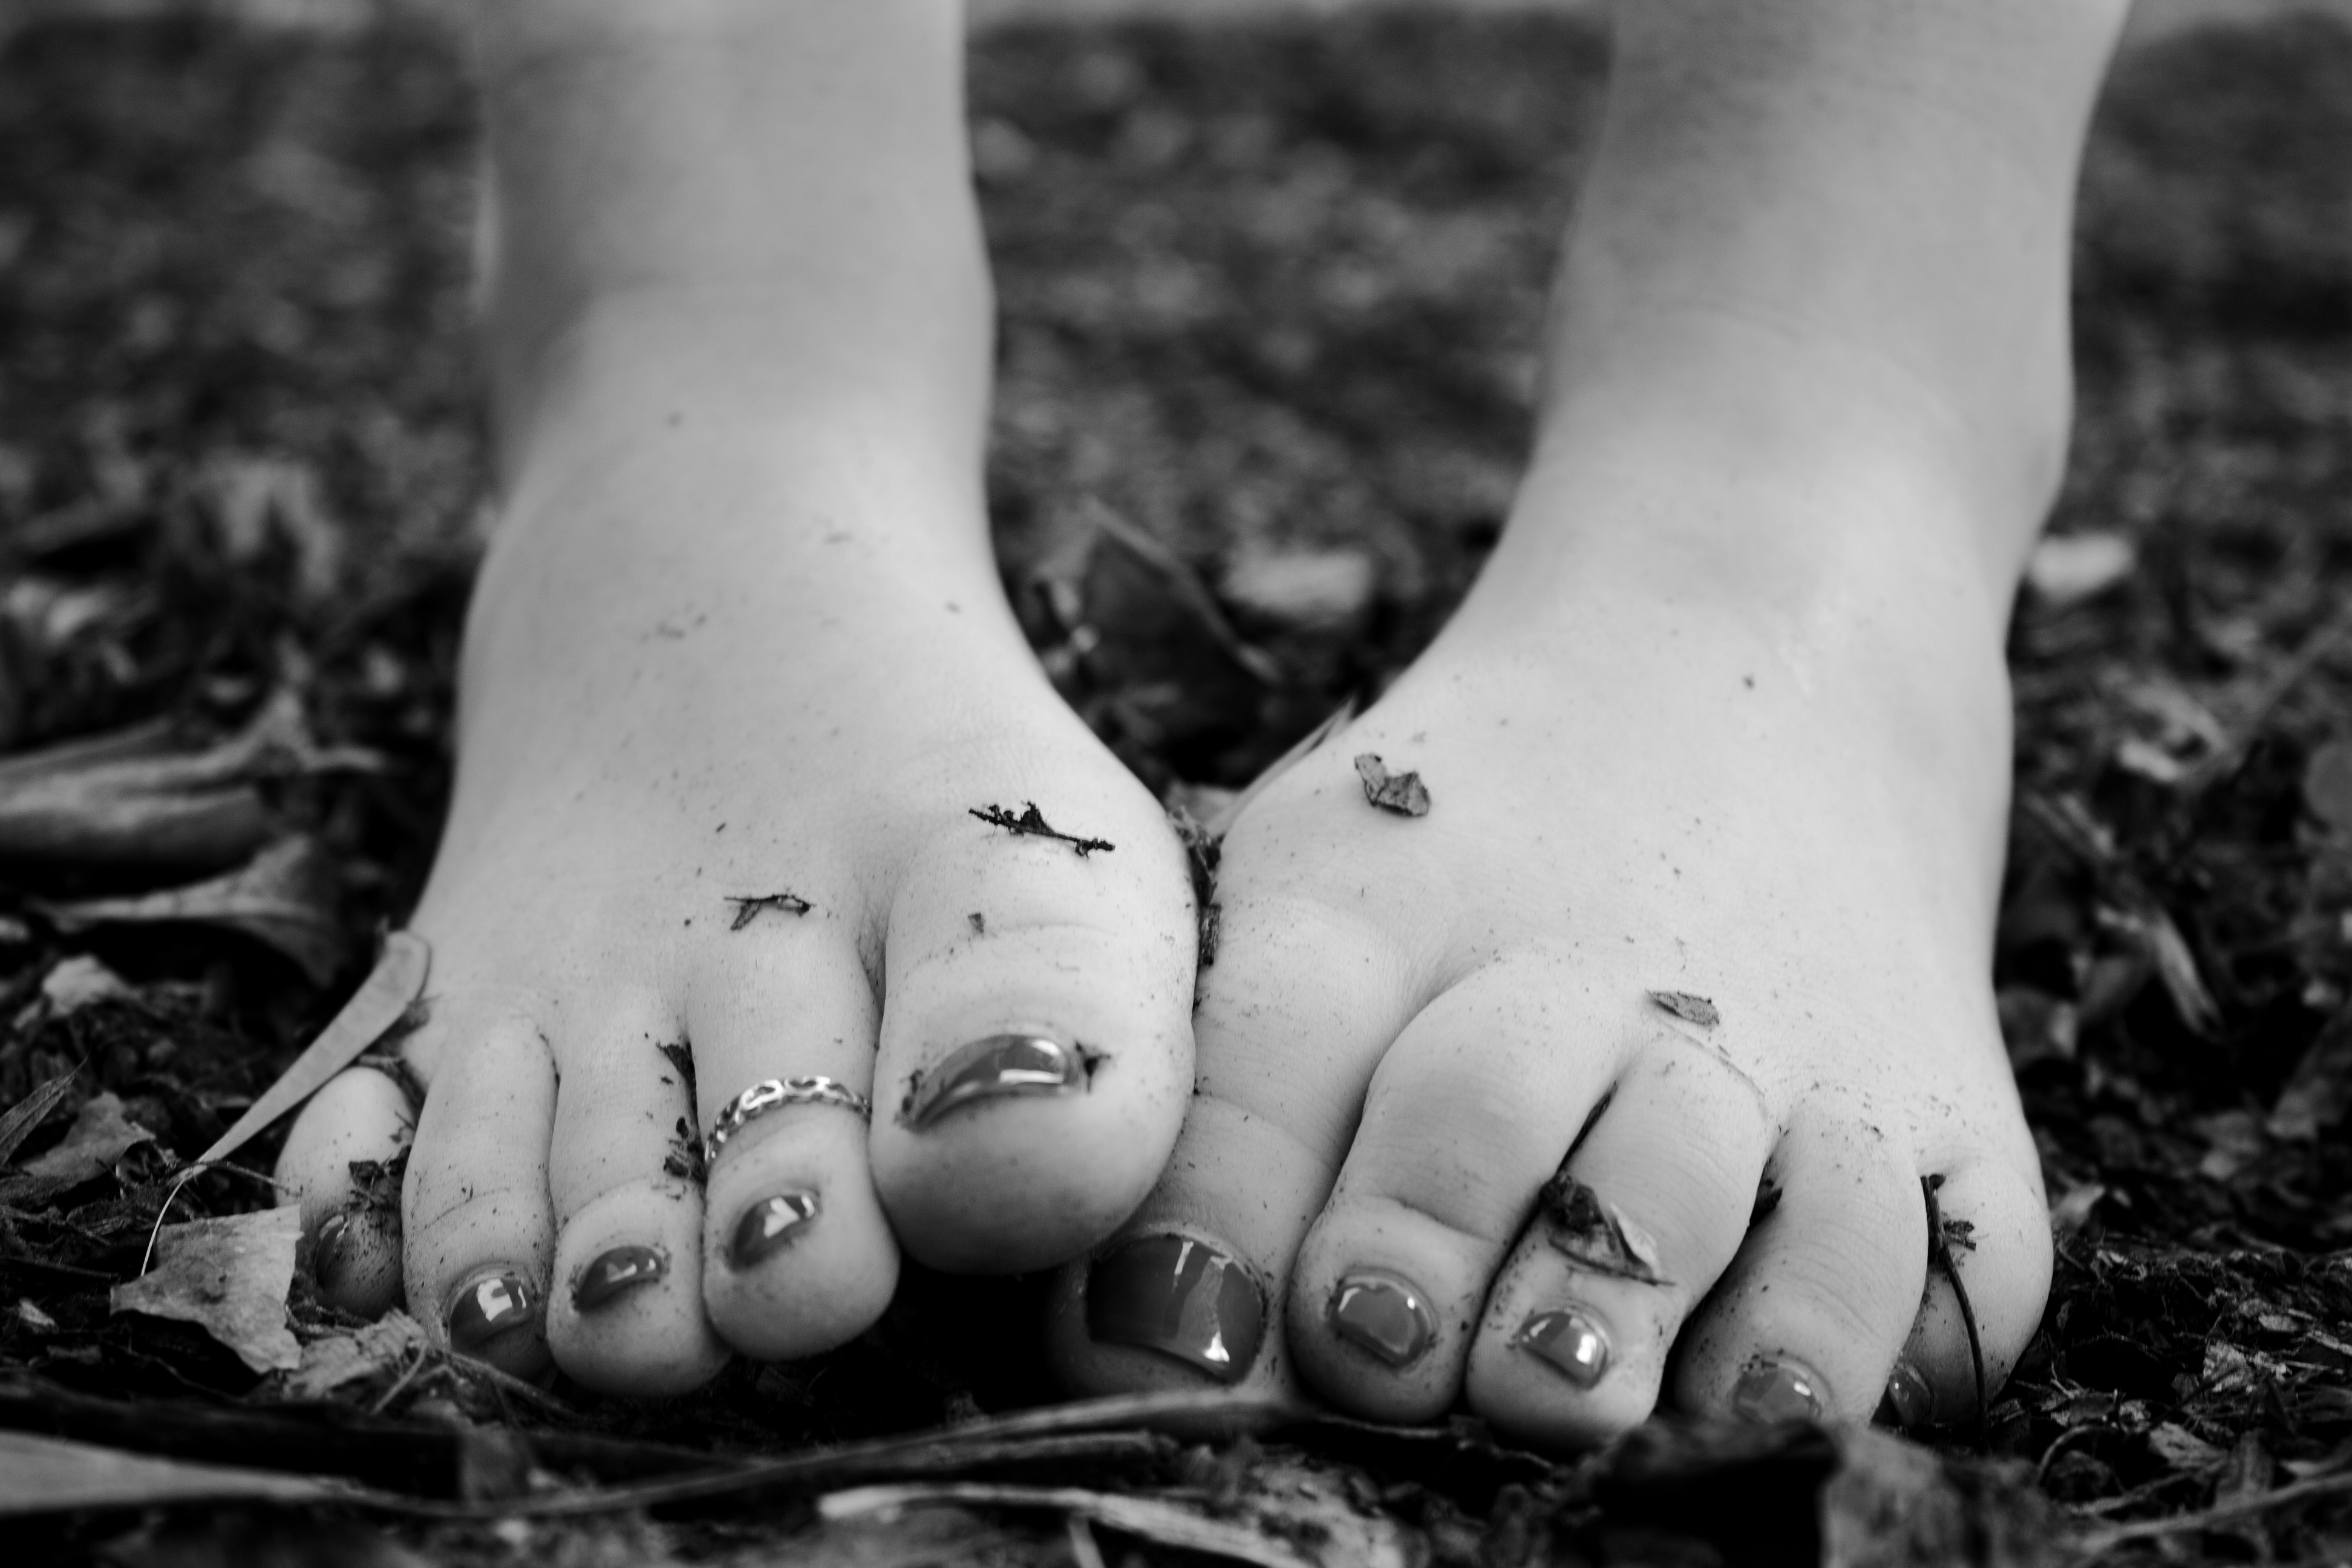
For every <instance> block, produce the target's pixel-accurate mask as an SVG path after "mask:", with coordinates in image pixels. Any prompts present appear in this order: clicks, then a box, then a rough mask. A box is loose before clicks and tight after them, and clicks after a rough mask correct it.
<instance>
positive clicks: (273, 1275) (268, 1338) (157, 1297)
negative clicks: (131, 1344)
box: [110, 1207, 302, 1373]
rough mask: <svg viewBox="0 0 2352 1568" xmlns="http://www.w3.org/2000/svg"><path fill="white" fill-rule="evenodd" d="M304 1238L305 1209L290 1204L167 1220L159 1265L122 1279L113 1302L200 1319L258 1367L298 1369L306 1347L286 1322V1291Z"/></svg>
mask: <svg viewBox="0 0 2352 1568" xmlns="http://www.w3.org/2000/svg"><path fill="white" fill-rule="evenodd" d="M301 1237H302V1211H301V1210H300V1209H298V1208H290V1207H289V1208H278V1209H261V1210H259V1211H257V1212H256V1213H253V1214H242V1215H232V1216H230V1217H228V1218H226V1219H201V1220H194V1221H192V1222H190V1223H189V1224H186V1225H175V1226H167V1227H166V1228H165V1229H164V1230H163V1234H162V1235H160V1236H158V1237H156V1240H155V1251H156V1263H155V1268H154V1269H153V1270H152V1272H150V1273H148V1274H145V1275H142V1276H141V1277H140V1278H139V1279H134V1280H132V1281H131V1283H130V1284H128V1285H117V1286H116V1287H115V1288H114V1290H113V1292H112V1295H111V1296H110V1304H111V1306H112V1309H113V1310H115V1311H118V1312H144V1313H146V1314H147V1315H148V1316H149V1317H154V1318H175V1319H178V1320H179V1321H183V1322H189V1323H194V1324H195V1325H196V1326H197V1327H199V1328H201V1329H203V1330H204V1331H205V1332H206V1333H208V1334H210V1335H211V1336H212V1337H213V1338H214V1339H215V1340H218V1341H219V1342H221V1343H222V1344H224V1345H226V1346H227V1347H228V1348H229V1349H230V1350H233V1351H235V1352H236V1355H237V1359H238V1360H240V1361H242V1362H244V1363H245V1364H246V1365H247V1366H249V1367H251V1368H252V1369H253V1370H254V1371H256V1372H262V1373H268V1372H293V1371H295V1370H297V1369H299V1367H300V1366H301V1364H302V1347H301V1345H300V1344H299V1343H298V1342H296V1341H295V1338H294V1331H292V1330H291V1329H289V1328H288V1327H287V1326H286V1290H287V1287H288V1286H289V1285H290V1284H292V1283H293V1279H294V1252H295V1247H296V1246H297V1244H298V1243H299V1241H300V1240H301Z"/></svg>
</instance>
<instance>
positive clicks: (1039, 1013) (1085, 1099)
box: [872, 778, 1195, 1273]
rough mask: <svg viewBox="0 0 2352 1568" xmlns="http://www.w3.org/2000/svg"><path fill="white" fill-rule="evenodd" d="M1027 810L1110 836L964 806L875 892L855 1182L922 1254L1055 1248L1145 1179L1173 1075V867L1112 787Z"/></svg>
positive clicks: (968, 1267)
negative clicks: (865, 1080)
mask: <svg viewBox="0 0 2352 1568" xmlns="http://www.w3.org/2000/svg"><path fill="white" fill-rule="evenodd" d="M1117 783H1118V787H1117V789H1116V790H1115V791H1112V790H1101V791H1094V792H1088V791H1085V790H1072V791H1070V792H1068V795H1069V797H1070V798H1069V804H1062V803H1060V802H1055V803H1050V804H1049V807H1048V808H1047V809H1046V810H1045V811H1041V814H1040V816H1041V819H1043V820H1046V821H1049V822H1050V823H1051V824H1052V825H1053V826H1055V828H1056V829H1057V830H1061V831H1066V832H1068V833H1070V834H1071V835H1073V836H1074V837H1099V838H1100V839H1102V840H1104V841H1106V842H1107V843H1108V844H1109V845H1110V846H1111V847H1109V848H1093V849H1089V850H1087V853H1085V854H1080V853H1079V852H1078V849H1077V847H1075V846H1073V845H1071V844H1069V843H1067V842H1064V841H1062V840H1059V839H1055V838H1048V837H1038V836H1034V835H1024V834H1015V833H1012V832H1008V831H1007V830H1005V829H1004V828H1003V827H1000V826H990V825H988V824H986V823H983V822H981V821H977V820H974V819H972V818H971V817H968V816H967V817H964V818H963V819H962V820H961V822H959V823H957V824H954V825H951V826H948V827H947V828H946V829H944V830H943V831H942V832H941V833H940V835H939V836H938V837H936V838H934V839H933V840H932V841H931V842H930V843H929V844H928V845H927V846H926V847H924V849H923V850H922V851H920V852H919V854H918V855H916V856H915V857H914V858H913V859H912V861H911V863H910V866H909V868H908V871H907V873H906V875H905V876H904V877H903V878H902V879H901V880H900V883H899V886H898V891H897V894H896V897H895V900H894V901H893V904H892V907H891V912H890V919H889V931H888V938H887V979H886V983H885V986H884V994H885V995H886V997H887V1005H886V1007H885V1010H884V1016H883V1020H882V1028H881V1051H880V1058H879V1060H878V1062H877V1068H876V1074H875V1078H876V1082H877V1085H878V1088H877V1093H876V1100H877V1104H876V1108H875V1125H874V1139H873V1145H872V1153H873V1165H874V1177H875V1183H876V1184H877V1187H878V1188H879V1189H880V1191H881V1194H882V1197H883V1202H884V1204H885V1205H887V1209H888V1212H889V1215H890V1219H891V1224H892V1226H893V1227H894V1229H895V1230H896V1232H897V1234H898V1239H899V1242H900V1244H901V1245H902V1246H904V1247H906V1249H907V1251H908V1253H909V1254H911V1255H912V1256H914V1257H916V1258H919V1259H921V1260H922V1261H923V1262H925V1263H928V1264H930V1265H932V1266H933V1267H935V1268H945V1269H949V1270H951V1271H955V1272H962V1273H1012V1272H1019V1271H1022V1270H1026V1269H1034V1268H1045V1267H1049V1266H1051V1265H1054V1264H1057V1263H1062V1262H1065V1261H1066V1260H1068V1259H1069V1258H1072V1257H1074V1256H1076V1255H1077V1254H1079V1253H1081V1252H1084V1251H1085V1250H1086V1249H1087V1247H1091V1246H1093V1245H1094V1244H1095V1243H1097V1242H1098V1241H1100V1240H1101V1239H1102V1238H1103V1237H1106V1236H1108V1235H1109V1234H1110V1232H1111V1231H1112V1230H1114V1229H1115V1228H1117V1226H1118V1225H1119V1223H1120V1222H1121V1221H1122V1220H1124V1219H1126V1218H1127V1217H1128V1215H1129V1214H1131V1213H1133V1212H1134V1210H1135V1207H1136V1205H1138V1204H1139V1203H1140V1202H1141V1201H1142V1200H1143V1197H1144V1194H1146V1193H1148V1192H1150V1189H1151V1185H1152V1183H1153V1182H1154V1181H1155V1180H1156V1179H1157V1178H1158V1177H1159V1175H1160V1169H1161V1167H1162V1165H1163V1164H1164V1163H1166V1160H1167V1158H1168V1153H1169V1151H1170V1149H1171V1146H1172V1145H1173V1143H1174V1142H1175V1139H1176V1130H1177V1128H1178V1126H1179V1124H1180V1123H1181V1121H1182V1120H1183V1115H1184V1107H1185V1100H1186V1096H1187V1093H1188V1091H1189V1090H1190V1089H1191V1086H1192V1021H1191V1013H1192V953H1193V947H1194V943H1195V932H1194V921H1193V912H1192V897H1191V890H1190V889H1191V881H1190V874H1189V872H1188V870H1187V868H1186V867H1185V864H1184V860H1183V852H1182V848H1181V845H1179V844H1178V842H1177V840H1176V838H1175V836H1174V834H1173V833H1172V832H1171V830H1170V829H1169V827H1168V825H1167V822H1166V820H1165V818H1164V817H1163V816H1161V815H1160V811H1159V808H1158V807H1157V806H1156V805H1153V804H1152V803H1151V801H1150V798H1149V796H1146V795H1143V794H1142V792H1141V791H1140V790H1139V789H1138V788H1137V787H1136V786H1135V785H1134V784H1133V782H1132V781H1131V780H1128V779H1125V778H1121V779H1119V780H1118V781H1117Z"/></svg>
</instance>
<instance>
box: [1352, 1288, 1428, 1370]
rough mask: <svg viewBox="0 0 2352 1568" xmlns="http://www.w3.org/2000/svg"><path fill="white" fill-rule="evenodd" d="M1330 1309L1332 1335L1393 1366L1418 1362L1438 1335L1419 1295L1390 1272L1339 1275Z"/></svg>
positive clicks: (1416, 1290)
mask: <svg viewBox="0 0 2352 1568" xmlns="http://www.w3.org/2000/svg"><path fill="white" fill-rule="evenodd" d="M1330 1311H1331V1331H1332V1332H1334V1333H1336V1334H1338V1335H1339V1337H1340V1338H1341V1339H1343V1340H1345V1341H1347V1342H1349V1344H1351V1345H1354V1346H1355V1347H1356V1348H1358V1349H1359V1350H1365V1351H1370V1352H1371V1353H1372V1354H1374V1355H1376V1356H1378V1357H1379V1358H1380V1359H1381V1360H1382V1361H1384V1362H1386V1363H1389V1364H1390V1365H1391V1366H1397V1367H1404V1366H1411V1365H1412V1363H1415V1362H1417V1361H1419V1360H1420V1359H1421V1358H1422V1356H1423V1354H1424V1353H1425V1352H1427V1351H1428V1349H1429V1342H1430V1341H1431V1340H1432V1339H1433V1338H1434V1337H1435V1335H1436V1330H1435V1328H1434V1327H1433V1325H1432V1324H1431V1322H1430V1321H1429V1309H1428V1308H1427V1307H1425V1306H1423V1304H1422V1300H1421V1291H1420V1290H1419V1289H1416V1288H1415V1287H1414V1286H1413V1284H1412V1281H1410V1280H1407V1279H1399V1278H1398V1277H1397V1276H1396V1275H1393V1274H1382V1273H1380V1272H1377V1271H1375V1270H1372V1269H1365V1270H1364V1271H1363V1272H1361V1273H1358V1274H1345V1275H1342V1276H1340V1279H1339V1288H1338V1289H1335V1290H1333V1291H1332V1292H1331V1308H1330Z"/></svg>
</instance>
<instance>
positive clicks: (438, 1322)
mask: <svg viewBox="0 0 2352 1568" xmlns="http://www.w3.org/2000/svg"><path fill="white" fill-rule="evenodd" d="M541 1016H542V1014H541V1007H540V1005H539V1004H537V1003H536V1002H535V1001H534V999H532V998H530V997H529V996H526V995H522V994H518V993H477V994H471V995H460V996H456V997H452V998H446V999H443V1000H442V1001H441V1002H440V1003H438V1004H437V1005H436V1007H435V1016H434V1017H433V1019H432V1020H431V1022H429V1023H428V1024H426V1026H425V1028H424V1029H422V1030H420V1031H419V1032H418V1034H417V1036H416V1037H414V1038H413V1039H412V1041H411V1042H410V1049H411V1059H412V1060H415V1061H418V1062H420V1063H425V1064H430V1065H429V1068H427V1070H428V1073H429V1076H428V1078H427V1084H426V1092H425V1106H424V1110H423V1111H422V1112H421V1113H420V1114H419V1116H418V1118H417V1123H416V1142H415V1148H414V1149H413V1151H412V1152H411V1154H410V1157H409V1162H408V1177H407V1183H406V1190H405V1192H404V1195H403V1202H402V1215H403V1221H404V1224H403V1254H404V1265H405V1272H406V1278H407V1283H408V1301H409V1310H410V1311H411V1312H412V1313H413V1314H414V1315H415V1317H416V1318H417V1320H418V1321H420V1322H422V1323H424V1324H425V1331H426V1332H427V1333H429V1334H432V1335H434V1336H435V1337H436V1339H437V1340H439V1341H440V1342H442V1343H445V1344H446V1345H447V1346H448V1347H449V1348H450V1349H452V1350H454V1351H457V1352H460V1353H461V1354H465V1355H470V1356H474V1357H477V1358H478V1359H479V1360H482V1361H487V1362H488V1363H491V1364H493V1365H495V1366H497V1367H499V1368H500V1369H501V1370H503V1371H505V1372H509V1373H513V1374H514V1375H516V1376H518V1377H523V1378H538V1377H541V1376H543V1375H544V1374H545V1373H547V1372H548V1371H549V1370H550V1368H551V1365H552V1362H551V1357H550V1355H549V1352H548V1348H547V1335H546V1328H545V1310H546V1301H547V1286H548V1279H549V1271H550V1266H551V1262H552V1260H553V1257H554V1251H555V1210H554V1205H553V1203H552V1201H551V1198H550V1197H549V1194H548V1173H547V1162H548V1149H549V1143H550V1141H551V1136H552V1134H553V1131H554V1126H555V1100H556V1092H555V1058H554V1056H553V1053H552V1051H551V1047H550V1045H549V1041H548V1035H547V1031H546V1029H545V1027H544V1026H543V1025H542V1023H541Z"/></svg>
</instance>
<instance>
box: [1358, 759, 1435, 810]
mask: <svg viewBox="0 0 2352 1568" xmlns="http://www.w3.org/2000/svg"><path fill="white" fill-rule="evenodd" d="M1356 776H1357V777H1358V778H1360V779H1362V780H1363V781H1364V798H1365V799H1366V800H1368V801H1370V802H1371V803H1372V805H1376V806H1378V807H1380V808H1381V810H1382V811H1385V812H1391V813H1393V814H1394V815H1396V816H1428V815H1429V789H1428V786H1427V785H1425V784H1423V783H1422V782H1421V775H1420V774H1419V773H1391V772H1390V771H1389V769H1388V764H1386V763H1383V762H1381V759H1380V757H1379V756H1378V754H1376V753H1374V752H1360V753H1358V755H1357V757H1356Z"/></svg>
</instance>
